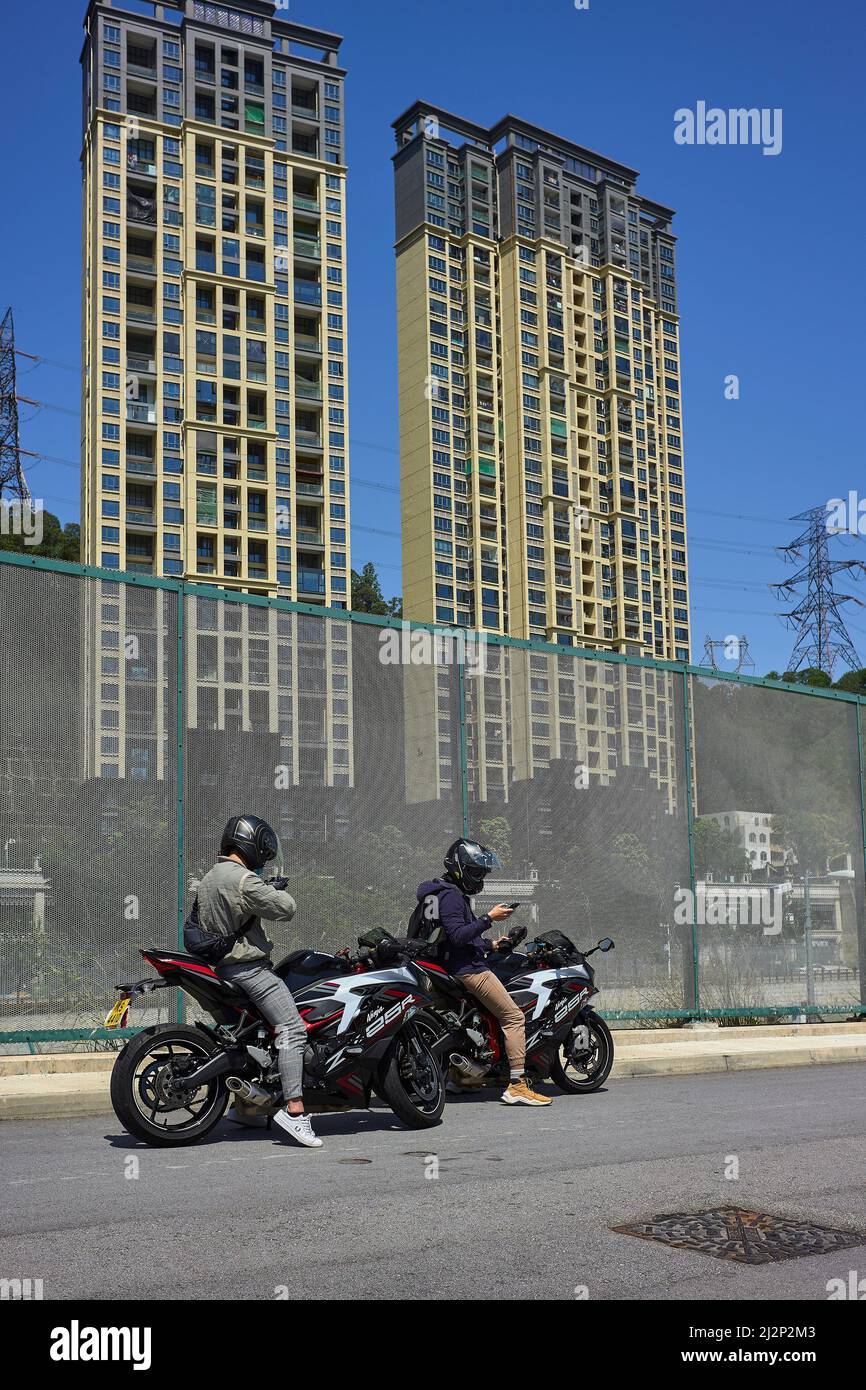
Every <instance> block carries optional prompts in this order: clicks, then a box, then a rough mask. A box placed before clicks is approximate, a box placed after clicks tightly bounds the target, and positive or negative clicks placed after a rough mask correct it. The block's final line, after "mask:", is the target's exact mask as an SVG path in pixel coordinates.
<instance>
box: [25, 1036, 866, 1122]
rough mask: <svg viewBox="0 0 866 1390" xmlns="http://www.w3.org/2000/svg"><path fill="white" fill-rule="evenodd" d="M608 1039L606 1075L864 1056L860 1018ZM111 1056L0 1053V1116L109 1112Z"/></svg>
mask: <svg viewBox="0 0 866 1390" xmlns="http://www.w3.org/2000/svg"><path fill="white" fill-rule="evenodd" d="M614 1042H615V1044H616V1057H615V1060H614V1066H613V1072H612V1073H611V1076H612V1079H613V1080H614V1081H615V1080H618V1079H621V1078H624V1077H641V1076H685V1075H696V1074H700V1073H702V1072H724V1071H745V1070H751V1069H757V1068H764V1067H802V1066H827V1065H830V1064H832V1063H836V1062H866V1023H853V1024H839V1025H833V1024H803V1025H801V1026H798V1025H779V1026H776V1027H772V1028H720V1029H718V1030H715V1029H707V1030H704V1029H701V1030H697V1031H696V1032H694V1033H689V1032H688V1031H686V1030H684V1029H682V1028H667V1029H641V1030H639V1031H638V1030H637V1029H635V1030H633V1031H632V1030H627V1029H618V1030H617V1031H616V1032H615V1033H614ZM116 1056H117V1054H116V1053H113V1052H96V1053H93V1052H91V1053H86V1052H79V1053H60V1052H54V1053H44V1054H42V1055H38V1056H4V1057H2V1058H0V1121H2V1120H59V1119H70V1118H72V1117H78V1116H99V1115H110V1114H111V1113H112V1109H111V1100H110V1098H109V1089H108V1088H109V1077H110V1073H111V1068H112V1067H113V1066H114V1061H115V1058H116Z"/></svg>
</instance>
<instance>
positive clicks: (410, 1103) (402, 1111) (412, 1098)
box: [376, 1023, 445, 1129]
mask: <svg viewBox="0 0 866 1390" xmlns="http://www.w3.org/2000/svg"><path fill="white" fill-rule="evenodd" d="M376 1089H377V1091H378V1093H379V1095H380V1096H381V1097H382V1099H383V1100H384V1101H385V1104H386V1105H389V1106H390V1107H391V1109H392V1110H393V1112H394V1114H395V1115H396V1116H397V1119H398V1120H402V1121H403V1124H404V1125H406V1126H407V1127H408V1128H409V1129H429V1128H430V1127H431V1126H432V1125H438V1123H439V1121H440V1120H441V1118H442V1111H443V1110H444V1109H445V1080H444V1077H443V1075H442V1069H441V1068H440V1066H439V1063H438V1062H437V1060H436V1058H435V1057H434V1055H433V1053H432V1052H431V1051H430V1047H429V1046H428V1043H427V1039H426V1036H425V1035H424V1034H423V1032H422V1030H421V1029H420V1028H416V1027H415V1025H414V1024H413V1023H407V1024H406V1026H405V1028H403V1029H402V1030H401V1031H400V1032H399V1033H398V1034H397V1037H396V1038H395V1039H394V1042H393V1044H392V1045H391V1048H390V1050H389V1052H388V1053H387V1055H386V1056H385V1060H384V1061H383V1063H382V1067H381V1070H380V1072H379V1076H378V1084H377V1087H376Z"/></svg>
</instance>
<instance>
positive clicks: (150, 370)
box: [126, 352, 156, 376]
mask: <svg viewBox="0 0 866 1390" xmlns="http://www.w3.org/2000/svg"><path fill="white" fill-rule="evenodd" d="M126 366H127V370H128V371H130V372H145V373H146V374H147V375H148V376H156V359H155V358H154V357H144V356H142V354H141V353H138V352H128V353H127V354H126Z"/></svg>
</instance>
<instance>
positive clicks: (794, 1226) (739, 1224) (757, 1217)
mask: <svg viewBox="0 0 866 1390" xmlns="http://www.w3.org/2000/svg"><path fill="white" fill-rule="evenodd" d="M611 1229H612V1230H614V1231H618V1232H620V1233H621V1234H622V1235H627V1236H639V1237H640V1239H641V1240H657V1241H660V1242H661V1243H662V1244H663V1245H673V1246H675V1247H676V1248H677V1249H678V1250H697V1251H699V1252H700V1254H702V1255H712V1256H713V1257H714V1258H715V1259H717V1260H737V1261H739V1263H740V1264H747V1265H766V1264H775V1263H776V1262H777V1261H779V1260H796V1259H798V1258H799V1257H800V1256H801V1255H828V1254H832V1253H833V1252H834V1251H836V1250H848V1249H850V1247H851V1246H854V1245H866V1232H863V1231H836V1230H833V1229H832V1228H831V1227H830V1226H816V1225H814V1224H811V1223H809V1222H807V1221H788V1220H787V1219H786V1218H785V1217H782V1216H768V1215H767V1213H766V1212H760V1211H744V1210H742V1208H740V1207H718V1208H716V1210H714V1211H699V1212H675V1213H674V1214H673V1215H671V1216H655V1217H653V1218H652V1220H651V1221H635V1222H631V1223H629V1224H628V1225H626V1226H613V1227H612V1228H611Z"/></svg>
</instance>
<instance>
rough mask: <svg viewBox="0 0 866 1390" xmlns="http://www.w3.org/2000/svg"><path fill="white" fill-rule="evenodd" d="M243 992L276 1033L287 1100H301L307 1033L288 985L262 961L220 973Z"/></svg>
mask: <svg viewBox="0 0 866 1390" xmlns="http://www.w3.org/2000/svg"><path fill="white" fill-rule="evenodd" d="M218 973H219V975H220V977H221V978H222V979H223V980H230V981H231V983H232V984H233V985H237V986H238V988H239V989H242V990H243V992H244V994H246V995H247V996H248V997H249V999H250V1000H251V1001H252V1003H253V1004H255V1006H256V1008H257V1009H258V1010H259V1012H260V1013H261V1014H262V1015H263V1017H264V1018H266V1019H267V1020H268V1023H272V1024H273V1025H274V1028H275V1029H276V1044H277V1061H278V1062H279V1067H280V1080H281V1081H282V1083H283V1100H285V1101H290V1100H300V1099H301V1096H302V1094H303V1089H304V1047H305V1045H306V1041H307V1030H306V1028H305V1027H304V1025H303V1023H302V1021H301V1016H300V1014H299V1013H298V1010H297V1007H296V1005H295V1001H294V999H293V998H292V996H291V993H290V991H289V989H288V986H287V985H284V984H283V982H282V980H281V979H280V977H279V975H275V974H274V972H273V970H271V969H270V967H269V966H267V965H264V964H263V962H261V961H237V962H235V963H233V964H231V965H222V966H220V967H219V971H218Z"/></svg>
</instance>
